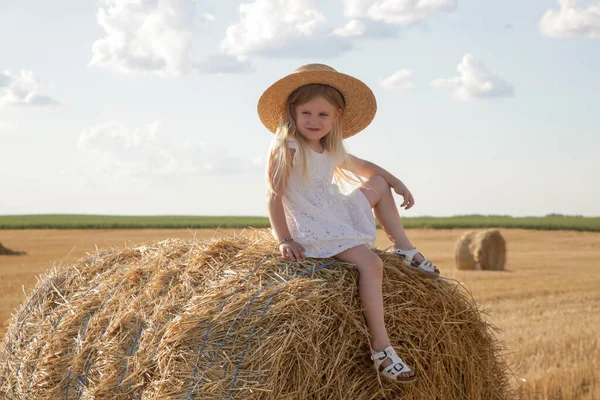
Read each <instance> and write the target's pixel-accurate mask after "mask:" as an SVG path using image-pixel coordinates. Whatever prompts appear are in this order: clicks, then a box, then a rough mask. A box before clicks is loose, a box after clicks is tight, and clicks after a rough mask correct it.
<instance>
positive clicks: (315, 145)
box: [306, 140, 325, 153]
mask: <svg viewBox="0 0 600 400" xmlns="http://www.w3.org/2000/svg"><path fill="white" fill-rule="evenodd" d="M306 145H307V146H308V147H310V149H311V150H312V151H315V152H317V153H323V152H324V151H325V146H323V143H321V141H320V140H317V141H312V140H311V141H309V140H307V141H306Z"/></svg>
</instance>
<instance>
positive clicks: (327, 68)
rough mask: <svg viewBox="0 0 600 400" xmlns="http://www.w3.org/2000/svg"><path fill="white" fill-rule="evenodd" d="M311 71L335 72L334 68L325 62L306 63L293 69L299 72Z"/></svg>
mask: <svg viewBox="0 0 600 400" xmlns="http://www.w3.org/2000/svg"><path fill="white" fill-rule="evenodd" d="M312 71H327V72H337V71H336V70H335V69H333V68H331V67H330V66H329V65H325V64H306V65H303V66H301V67H298V68H296V69H295V70H294V73H296V74H297V73H299V72H312Z"/></svg>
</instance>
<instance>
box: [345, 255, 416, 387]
mask: <svg viewBox="0 0 600 400" xmlns="http://www.w3.org/2000/svg"><path fill="white" fill-rule="evenodd" d="M336 257H338V258H340V259H341V260H343V261H346V262H348V263H351V264H354V265H356V267H357V268H358V272H359V274H360V276H359V280H358V294H359V297H360V302H361V304H362V307H363V309H364V311H365V317H366V320H367V327H368V328H369V333H370V334H371V347H372V348H373V350H375V351H381V350H383V349H385V348H386V347H388V346H389V345H390V338H389V337H388V333H387V330H386V329H385V322H384V320H383V295H382V293H381V284H382V281H383V262H382V261H381V259H380V258H379V257H378V256H377V255H376V254H375V253H373V252H372V251H371V250H370V249H369V248H368V247H367V246H366V245H361V246H356V247H352V248H351V249H348V250H345V251H343V252H341V253H340V254H338V255H337V256H336ZM390 363H391V361H389V360H387V361H386V362H385V363H384V367H385V366H388V365H389V364H390ZM413 375H414V372H412V371H411V372H410V373H409V372H404V373H401V374H400V376H401V377H403V378H407V377H409V376H413Z"/></svg>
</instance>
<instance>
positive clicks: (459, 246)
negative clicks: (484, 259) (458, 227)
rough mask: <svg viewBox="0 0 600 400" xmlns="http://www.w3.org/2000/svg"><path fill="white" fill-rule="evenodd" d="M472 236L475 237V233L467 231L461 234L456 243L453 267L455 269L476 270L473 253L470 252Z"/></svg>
mask: <svg viewBox="0 0 600 400" xmlns="http://www.w3.org/2000/svg"><path fill="white" fill-rule="evenodd" d="M473 236H475V232H473V231H468V232H465V233H463V234H462V235H461V236H460V237H459V238H458V240H457V241H456V246H455V248H454V265H455V267H456V269H460V270H473V269H477V266H476V264H477V263H476V261H475V257H474V255H473V251H472V250H471V246H472V244H473Z"/></svg>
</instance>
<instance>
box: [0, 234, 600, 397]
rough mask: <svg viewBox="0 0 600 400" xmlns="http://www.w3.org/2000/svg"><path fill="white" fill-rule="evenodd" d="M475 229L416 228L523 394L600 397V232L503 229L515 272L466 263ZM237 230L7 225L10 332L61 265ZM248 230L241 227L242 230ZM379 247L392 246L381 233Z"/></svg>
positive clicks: (1, 313) (2, 289)
mask: <svg viewBox="0 0 600 400" xmlns="http://www.w3.org/2000/svg"><path fill="white" fill-rule="evenodd" d="M465 231H466V230H465V229H454V230H427V229H414V230H409V231H408V234H409V237H410V238H411V240H412V241H413V243H414V244H415V245H416V246H417V247H418V248H419V249H420V250H421V251H422V252H423V253H424V254H425V255H426V256H427V257H428V258H429V259H430V260H431V261H433V262H434V263H435V264H436V265H438V267H439V268H440V269H441V271H442V275H444V276H446V277H448V278H453V279H458V280H459V281H461V282H462V283H463V284H464V285H465V286H466V287H468V288H469V289H470V290H471V292H472V294H473V296H474V298H475V299H476V300H477V302H479V303H480V304H481V305H482V306H483V308H484V309H485V310H486V311H487V314H488V319H489V320H490V321H491V322H492V323H493V324H494V325H496V326H497V327H498V328H499V329H500V331H499V332H498V337H499V339H500V340H501V341H502V343H503V344H504V345H505V347H506V349H507V353H506V359H507V360H508V362H509V363H510V364H511V365H512V369H513V371H514V374H515V376H514V384H515V387H517V386H520V389H518V390H519V392H518V393H519V398H522V399H600V372H599V371H600V345H599V340H598V337H600V335H599V334H598V332H600V265H599V264H600V233H590V232H570V231H555V232H549V231H531V230H517V229H514V230H508V229H506V230H502V231H501V232H502V234H503V236H504V238H505V239H506V242H507V247H508V252H507V265H506V271H457V270H455V269H454V245H455V243H456V240H457V239H458V237H459V236H460V235H461V234H462V233H464V232H465ZM234 232H236V231H235V230H221V231H215V230H193V231H191V230H0V243H2V244H3V245H4V246H6V247H7V248H10V249H12V250H15V251H25V252H27V255H22V256H0V337H1V336H3V334H4V333H5V331H6V326H7V323H8V319H9V318H10V316H11V314H12V313H14V311H15V309H16V308H17V307H18V306H19V304H20V303H22V302H23V301H25V299H26V297H25V294H24V293H23V292H24V291H25V292H28V290H29V289H30V288H31V287H32V286H33V285H34V284H35V283H36V277H38V276H39V275H40V274H44V273H45V272H46V271H47V270H48V269H49V268H50V267H51V266H52V265H53V263H69V262H70V261H72V260H75V259H78V258H81V257H83V256H85V254H86V253H87V252H95V251H96V246H97V247H98V248H113V247H120V248H122V247H126V246H132V245H134V244H136V243H144V242H153V241H157V240H162V239H166V238H171V237H182V238H186V239H191V238H192V237H193V236H194V235H195V236H196V237H197V238H206V237H212V236H214V235H221V234H232V233H234ZM238 232H239V230H238ZM378 235H379V236H378V239H377V243H376V245H377V246H378V247H380V248H385V247H387V246H389V245H390V242H389V240H388V239H387V238H386V237H385V234H384V233H383V232H382V231H380V232H378Z"/></svg>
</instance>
